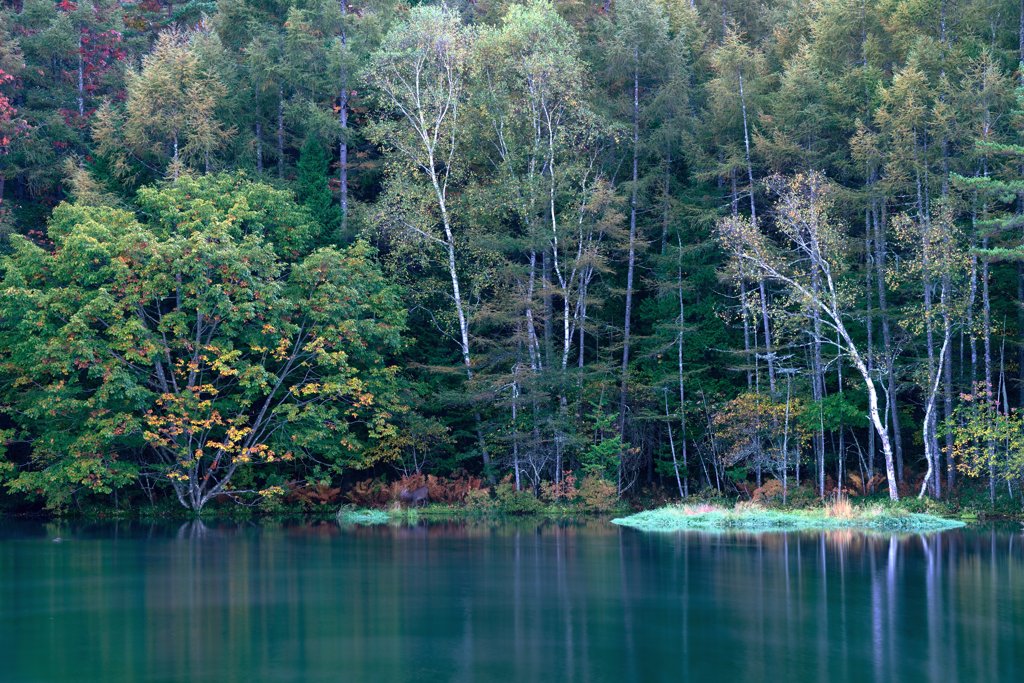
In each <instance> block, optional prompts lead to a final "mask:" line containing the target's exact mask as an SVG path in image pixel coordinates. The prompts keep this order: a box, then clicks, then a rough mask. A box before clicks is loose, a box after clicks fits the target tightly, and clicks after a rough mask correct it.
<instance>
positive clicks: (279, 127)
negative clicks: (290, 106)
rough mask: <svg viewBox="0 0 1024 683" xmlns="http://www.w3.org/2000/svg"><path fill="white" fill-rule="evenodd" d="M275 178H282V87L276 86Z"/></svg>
mask: <svg viewBox="0 0 1024 683" xmlns="http://www.w3.org/2000/svg"><path fill="white" fill-rule="evenodd" d="M277 177H278V178H284V86H283V85H280V84H278V86H277Z"/></svg>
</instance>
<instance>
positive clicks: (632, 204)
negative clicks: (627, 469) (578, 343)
mask: <svg viewBox="0 0 1024 683" xmlns="http://www.w3.org/2000/svg"><path fill="white" fill-rule="evenodd" d="M639 158H640V48H639V47H638V46H634V47H633V175H632V179H633V186H632V189H631V191H630V198H629V257H628V260H627V265H626V311H625V318H624V320H623V323H622V370H621V373H622V385H621V387H620V389H619V434H620V435H621V437H622V439H623V443H625V434H626V400H627V399H626V397H627V395H628V392H629V350H630V349H629V345H630V337H629V335H630V323H631V318H632V315H633V271H634V269H635V267H636V211H637V182H638V180H639V177H638V176H639ZM624 457H625V453H624V452H623V453H620V454H619V468H618V469H619V472H618V477H617V480H618V482H617V489H618V492H619V493H620V494H621V493H622V467H623V459H624Z"/></svg>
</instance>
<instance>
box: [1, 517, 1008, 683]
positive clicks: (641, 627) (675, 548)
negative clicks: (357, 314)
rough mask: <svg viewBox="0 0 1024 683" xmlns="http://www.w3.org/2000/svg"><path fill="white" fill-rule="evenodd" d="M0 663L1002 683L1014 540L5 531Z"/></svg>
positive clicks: (98, 671)
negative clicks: (55, 538)
mask: <svg viewBox="0 0 1024 683" xmlns="http://www.w3.org/2000/svg"><path fill="white" fill-rule="evenodd" d="M58 535H59V536H60V537H62V539H63V541H62V542H59V543H54V542H53V540H52V539H53V538H54V537H55V536H58ZM0 655H2V657H0V681H3V682H5V683H23V682H28V681H33V682H34V681H73V682H75V683H85V682H88V681H102V682H104V683H115V682H120V681H131V682H140V683H141V682H148V681H174V682H179V681H181V682H186V681H216V682H218V683H223V682H228V681H239V682H250V681H338V682H361V681H367V682H378V681H531V682H532V681H609V682H621V681H638V682H647V681H673V682H676V681H723V682H728V681H779V682H790V681H829V682H830V683H835V682H839V681H851V682H853V681H857V682H860V681H880V682H881V681H886V682H898V681H983V682H990V681H1022V680H1024V536H1022V535H1021V532H1020V529H1019V528H1018V529H1014V528H1007V529H1005V530H996V529H982V530H978V529H975V530H963V531H954V532H948V533H945V534H942V535H938V536H930V537H914V536H911V537H903V538H896V537H892V538H890V537H878V536H871V537H868V536H862V535H859V534H854V533H850V532H841V533H832V534H780V535H764V536H749V535H748V536H715V535H706V534H688V535H671V536H660V535H646V534H643V533H640V532H637V531H633V530H629V529H620V528H617V527H614V526H612V525H610V524H607V523H605V522H598V521H589V522H586V523H582V524H564V523H562V524H556V523H551V522H547V523H542V524H540V525H538V524H532V523H531V524H516V523H509V524H476V525H473V524H471V525H464V524H446V525H434V526H430V527H416V528H389V527H384V528H373V529H345V530H343V529H341V528H339V527H338V526H337V525H334V524H317V525H298V524H296V525H287V524H286V525H258V524H253V525H243V526H236V525H223V524H208V525H206V526H202V525H198V524H195V523H192V524H186V525H182V526H176V525H174V526H168V525H140V524H118V525H113V524H111V525H85V526H75V525H65V526H60V527H57V526H43V525H33V524H26V523H13V522H6V523H3V524H2V525H0Z"/></svg>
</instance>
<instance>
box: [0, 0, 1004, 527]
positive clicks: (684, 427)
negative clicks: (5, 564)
mask: <svg viewBox="0 0 1024 683" xmlns="http://www.w3.org/2000/svg"><path fill="white" fill-rule="evenodd" d="M0 233H2V236H0V237H2V242H0V250H2V258H0V277H2V278H3V286H2V287H0V429H2V434H0V436H2V440H3V450H2V455H0V480H2V482H3V487H4V493H3V494H2V502H3V505H4V506H5V507H6V508H7V509H10V510H33V509H36V510H38V509H44V508H45V509H48V510H52V511H61V510H76V509H77V510H109V509H113V508H117V509H119V510H122V509H140V508H145V507H147V506H150V505H167V506H172V507H177V506H182V507H183V508H185V509H187V510H190V511H199V510H201V509H203V508H204V507H205V506H206V505H208V504H211V503H212V504H214V506H215V507H216V506H229V505H231V504H233V503H238V504H244V505H259V506H262V507H263V508H264V509H271V510H272V509H277V508H278V507H279V506H283V505H288V504H290V503H295V504H301V505H307V506H309V505H319V504H331V505H334V504H336V503H341V502H344V501H351V502H353V503H356V504H359V505H372V504H386V503H387V502H388V501H389V500H392V499H394V498H396V497H397V498H401V497H402V495H403V492H404V494H406V495H407V497H408V495H411V494H410V491H413V490H414V489H418V487H420V486H427V487H428V488H429V492H430V498H431V499H432V500H435V501H438V500H442V501H447V502H451V503H463V502H467V501H468V502H469V503H470V504H473V503H474V502H475V504H482V501H484V499H487V500H491V499H492V498H493V497H497V499H498V500H500V501H501V502H502V503H503V504H505V505H507V506H509V508H510V509H528V508H529V507H530V505H532V504H533V503H532V502H530V501H534V502H536V500H537V499H535V498H534V496H538V497H539V499H540V500H546V501H549V502H550V501H556V502H557V501H560V500H566V501H568V500H579V499H582V500H583V501H585V503H586V504H588V505H590V506H591V507H606V506H607V505H609V504H611V503H610V501H614V500H616V499H619V498H622V499H630V498H636V497H642V496H648V497H655V498H658V499H662V500H666V499H679V498H685V497H690V496H698V495H699V496H705V497H709V496H716V497H719V496H726V497H728V496H733V497H736V496H738V497H740V498H742V499H747V498H753V499H755V500H765V501H767V500H782V499H784V500H786V501H787V502H789V501H800V500H802V499H803V500H816V499H818V498H821V497H826V496H829V495H835V493H836V492H837V491H838V492H839V493H840V494H843V493H847V494H850V495H872V494H873V495H877V496H879V497H888V498H891V499H897V498H901V499H916V498H918V497H919V496H920V497H924V498H932V499H943V500H945V499H950V498H954V499H967V498H969V499H970V500H973V501H976V502H977V504H979V505H997V506H1004V508H1005V509H1014V508H1016V509H1019V508H1020V506H1021V501H1022V495H1024V490H1022V485H1024V413H1022V412H1021V407H1022V406H1024V343H1022V342H1024V2H1009V1H1008V0H961V1H959V2H952V1H950V0H812V1H806V0H764V1H762V2H754V1H753V0H714V1H712V0H615V1H614V2H613V1H612V0H591V1H590V2H581V1H580V0H525V1H524V2H512V1H510V0H494V1H492V0H477V1H476V2H472V1H469V2H462V1H461V0H452V1H451V2H449V3H447V4H445V3H432V2H423V3H420V2H412V3H406V2H403V1H402V0H353V1H352V2H351V3H348V4H346V2H345V0H341V2H338V1H337V0H218V1H216V2H214V1H210V0H192V1H189V2H180V3H175V2H174V1H173V0H143V1H141V2H115V1H114V0H77V1H74V0H60V1H59V2H55V1H54V0H2V1H0ZM396 482H397V483H396ZM413 492H414V491H413Z"/></svg>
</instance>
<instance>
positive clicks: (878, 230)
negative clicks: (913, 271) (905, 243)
mask: <svg viewBox="0 0 1024 683" xmlns="http://www.w3.org/2000/svg"><path fill="white" fill-rule="evenodd" d="M879 204H881V202H880V201H877V200H876V202H875V208H874V212H873V222H874V228H875V269H876V273H877V275H876V276H875V284H876V285H877V287H878V312H879V316H880V318H881V322H882V346H883V352H884V353H885V374H886V383H887V389H886V390H887V393H888V395H889V411H890V422H891V425H892V445H893V449H894V454H895V457H896V471H897V476H898V477H899V480H900V481H902V480H903V438H902V436H901V432H900V414H899V410H898V407H897V401H896V371H895V349H894V348H893V343H892V329H891V327H890V321H889V308H888V302H887V300H886V291H885V263H886V240H885V231H884V227H883V225H882V223H883V222H884V221H885V218H884V216H882V215H881V214H882V213H883V212H882V210H881V207H880V206H879Z"/></svg>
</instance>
